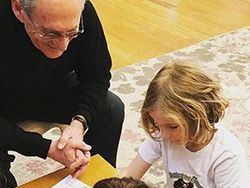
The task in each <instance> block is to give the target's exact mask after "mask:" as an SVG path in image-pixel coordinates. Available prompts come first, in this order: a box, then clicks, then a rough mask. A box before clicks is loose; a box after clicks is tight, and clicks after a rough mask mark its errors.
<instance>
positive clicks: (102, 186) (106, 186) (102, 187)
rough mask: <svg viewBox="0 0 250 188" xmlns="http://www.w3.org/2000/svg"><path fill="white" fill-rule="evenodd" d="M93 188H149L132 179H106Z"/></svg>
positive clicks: (141, 182)
mask: <svg viewBox="0 0 250 188" xmlns="http://www.w3.org/2000/svg"><path fill="white" fill-rule="evenodd" d="M93 188H150V187H149V186H148V185H147V184H146V183H144V182H143V181H141V180H136V179H133V178H132V177H123V178H117V177H113V178H107V179H103V180H100V181H98V182H97V183H96V184H95V185H94V187H93Z"/></svg>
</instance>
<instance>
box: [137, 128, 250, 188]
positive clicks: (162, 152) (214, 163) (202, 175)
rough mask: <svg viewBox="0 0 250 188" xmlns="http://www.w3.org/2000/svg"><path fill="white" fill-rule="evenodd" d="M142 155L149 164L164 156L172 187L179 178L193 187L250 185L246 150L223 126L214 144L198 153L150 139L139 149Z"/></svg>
mask: <svg viewBox="0 0 250 188" xmlns="http://www.w3.org/2000/svg"><path fill="white" fill-rule="evenodd" d="M139 154H140V156H141V158H142V159H143V160H144V161H146V162H147V163H149V164H152V163H154V162H155V161H156V160H157V159H159V158H160V157H163V159H164V160H163V163H164V166H165V171H166V172H169V176H170V179H171V180H170V182H169V183H170V185H172V186H173V184H174V182H175V181H176V180H177V179H179V178H180V177H183V179H184V181H185V182H190V181H191V182H192V183H193V184H194V188H195V187H202V188H215V187H216V188H229V187H230V188H246V187H248V186H249V185H250V182H249V172H248V165H247V159H246V154H245V151H244V149H243V147H242V145H241V144H240V142H239V140H238V139H237V138H236V137H235V136H234V135H233V134H231V133H230V132H229V131H227V130H226V129H224V128H222V127H220V128H218V131H217V132H216V133H215V136H214V137H213V139H212V141H211V142H210V143H209V144H208V145H207V146H206V147H204V148H203V149H201V150H199V151H197V152H191V151H189V150H188V149H186V148H185V146H181V145H175V144H173V143H170V142H156V141H153V140H152V139H150V138H148V139H146V140H145V141H144V143H143V144H142V146H141V147H140V148H139Z"/></svg>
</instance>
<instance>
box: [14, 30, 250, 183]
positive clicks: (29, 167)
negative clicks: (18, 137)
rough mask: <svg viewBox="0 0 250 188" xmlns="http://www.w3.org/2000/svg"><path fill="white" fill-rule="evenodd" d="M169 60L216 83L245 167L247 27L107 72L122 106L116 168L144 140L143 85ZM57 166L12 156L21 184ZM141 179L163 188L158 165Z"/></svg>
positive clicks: (249, 84) (249, 79)
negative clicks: (185, 63) (196, 68)
mask: <svg viewBox="0 0 250 188" xmlns="http://www.w3.org/2000/svg"><path fill="white" fill-rule="evenodd" d="M174 59H185V60H190V61H193V62H195V63H197V64H199V65H200V66H201V67H203V68H205V70H207V72H209V73H211V74H212V75H214V76H216V77H217V78H219V79H220V80H221V83H222V85H223V88H224V93H225V95H226V96H227V97H228V98H229V100H230V102H231V105H230V108H229V109H228V110H227V113H226V116H225V117H224V119H223V123H224V124H225V125H226V127H227V128H228V129H229V130H231V131H232V132H233V133H234V134H235V135H236V136H237V137H238V138H239V139H240V140H241V142H242V144H243V146H244V147H245V149H246V153H247V156H248V162H249V167H250V149H249V148H250V116H249V114H250V28H243V29H240V30H237V31H233V32H230V33H226V34H223V35H220V36H217V37H214V38H211V39H209V40H206V41H203V42H201V43H198V44H195V45H192V46H190V47H187V48H184V49H180V50H177V51H175V52H172V53H168V54H165V55H162V56H159V57H156V58H153V59H149V60H147V61H144V62H141V63H139V64H135V65H131V66H128V67H125V68H122V69H118V70H115V71H113V78H112V83H111V90H112V91H114V92H115V93H116V94H117V95H119V96H120V97H121V98H122V100H123V101H124V103H125V106H126V119H125V122H124V127H123V132H122V138H121V142H120V147H119V152H118V169H123V168H125V167H126V166H127V165H128V164H129V162H130V161H131V160H132V159H133V157H135V155H136V152H137V150H138V146H139V145H140V144H141V142H142V141H143V140H144V139H145V138H146V135H145V133H144V131H143V129H142V128H141V127H140V123H139V118H140V108H141V105H142V102H143V99H144V96H145V92H146V89H147V86H148V84H149V82H150V81H151V79H152V78H153V76H154V75H155V74H156V72H157V71H158V70H159V69H160V68H161V67H162V66H164V65H165V64H166V63H168V62H169V61H171V60H174ZM58 135H59V131H58V129H53V130H51V131H49V132H48V133H47V135H46V136H47V137H54V138H55V137H57V136H58ZM59 168H62V166H61V165H59V164H58V163H55V162H54V161H52V160H47V161H44V160H41V159H38V158H25V157H23V156H18V157H17V160H16V161H15V163H14V164H13V167H12V171H13V173H14V174H15V176H16V177H17V180H18V183H19V184H22V183H24V182H27V181H30V180H32V179H34V178H37V177H39V176H42V175H45V174H47V173H49V172H51V171H54V170H56V169H59ZM144 180H145V181H146V182H148V183H149V184H150V185H152V186H153V187H157V188H160V187H165V175H164V173H163V168H162V162H161V161H159V162H158V163H156V164H155V165H153V166H152V167H151V168H150V170H149V171H148V172H147V174H146V175H145V176H144Z"/></svg>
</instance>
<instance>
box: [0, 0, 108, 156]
mask: <svg viewBox="0 0 250 188" xmlns="http://www.w3.org/2000/svg"><path fill="white" fill-rule="evenodd" d="M83 19H84V33H83V34H81V35H80V36H78V37H77V38H76V39H73V40H72V41H71V42H70V44H69V46H68V49H67V51H66V52H64V54H63V55H62V56H60V57H59V58H56V59H49V58H47V57H46V56H45V55H44V54H43V53H42V52H41V51H40V50H38V49H37V48H36V47H35V46H34V45H33V44H32V42H31V40H30V38H29V37H28V35H27V33H26V31H25V29H24V25H23V23H21V22H19V21H18V19H17V18H16V17H15V15H14V13H13V12H12V9H11V1H10V0H1V1H0V148H3V149H6V150H14V151H17V152H19V153H22V154H24V155H34V156H39V157H42V158H46V157H47V152H48V149H49V146H50V143H51V141H50V140H46V139H43V138H42V137H41V135H40V134H37V133H30V132H25V131H23V130H22V129H20V128H19V127H18V126H16V125H15V123H14V122H15V118H17V117H18V118H19V119H22V117H23V116H24V114H25V112H26V111H29V110H30V109H32V108H31V107H34V106H36V105H37V106H39V103H42V102H44V99H50V98H51V99H53V97H56V95H58V94H60V92H61V91H63V89H65V88H66V87H67V83H68V78H69V75H71V74H72V72H75V73H76V75H77V78H78V81H79V86H78V93H79V95H77V96H76V99H75V109H74V112H73V114H82V115H83V116H84V117H85V118H86V119H87V120H88V122H89V123H90V122H91V121H93V119H95V117H96V115H97V113H98V112H99V110H100V107H101V106H102V105H103V101H104V98H105V95H106V93H107V90H108V88H109V85H110V84H109V80H110V78H111V74H110V68H111V58H110V54H109V52H108V48H107V44H106V40H105V37H104V33H103V29H102V26H101V24H100V21H99V18H98V16H97V14H96V12H95V10H94V7H93V6H92V4H91V2H90V1H86V4H85V9H84V11H83ZM69 121H70V120H69Z"/></svg>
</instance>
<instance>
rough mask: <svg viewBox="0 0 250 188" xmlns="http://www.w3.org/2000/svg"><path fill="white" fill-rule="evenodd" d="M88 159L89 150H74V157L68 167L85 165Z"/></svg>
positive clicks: (74, 167)
mask: <svg viewBox="0 0 250 188" xmlns="http://www.w3.org/2000/svg"><path fill="white" fill-rule="evenodd" d="M89 161H90V152H84V153H83V152H82V151H81V150H76V159H75V162H73V163H72V164H71V165H70V167H69V168H70V169H76V168H78V167H79V166H82V165H87V164H88V163H89Z"/></svg>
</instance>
